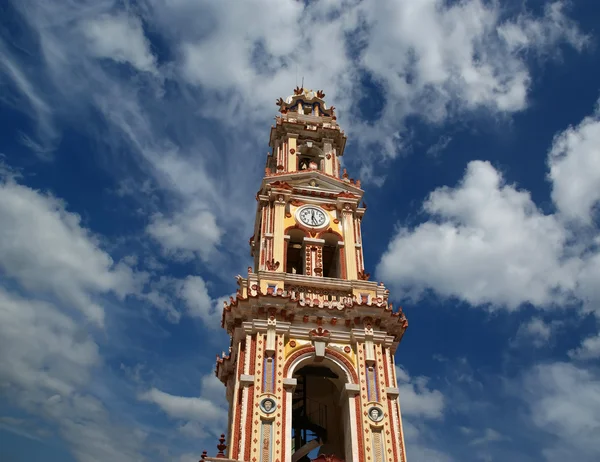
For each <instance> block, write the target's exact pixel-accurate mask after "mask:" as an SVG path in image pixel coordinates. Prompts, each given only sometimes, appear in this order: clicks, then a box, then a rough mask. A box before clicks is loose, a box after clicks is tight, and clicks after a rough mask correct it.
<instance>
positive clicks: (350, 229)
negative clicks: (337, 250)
mask: <svg viewBox="0 0 600 462" xmlns="http://www.w3.org/2000/svg"><path fill="white" fill-rule="evenodd" d="M342 229H343V231H344V256H345V260H346V278H347V279H350V280H355V279H358V272H357V271H358V269H357V268H356V251H355V241H354V213H353V210H352V206H351V205H350V204H343V206H342Z"/></svg>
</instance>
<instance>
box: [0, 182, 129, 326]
mask: <svg viewBox="0 0 600 462" xmlns="http://www.w3.org/2000/svg"><path fill="white" fill-rule="evenodd" d="M0 216H2V217H3V219H2V220H1V222H0V269H1V270H2V271H3V272H4V274H5V275H6V276H8V277H9V278H13V279H15V280H16V281H18V282H19V284H20V285H21V286H22V287H23V288H24V289H27V290H29V291H33V292H42V293H46V294H50V295H52V296H54V297H56V298H58V299H60V300H62V301H63V302H65V303H68V304H69V305H71V306H73V307H74V308H77V309H78V310H80V311H81V312H82V313H84V314H85V316H86V317H87V318H88V319H89V320H91V321H93V322H95V323H97V324H99V325H102V323H103V320H104V309H103V308H102V306H100V305H99V304H98V303H97V302H96V301H95V299H94V297H93V295H94V294H103V293H107V292H113V293H115V294H117V295H119V296H121V297H123V296H125V295H126V294H128V293H132V292H134V291H136V290H137V286H138V281H137V280H136V279H137V277H136V275H134V274H133V272H132V271H131V269H130V268H129V267H127V266H126V265H125V264H115V263H114V262H113V260H112V258H111V257H110V256H109V255H108V254H107V253H106V252H104V251H103V250H102V249H101V248H100V247H99V242H98V240H97V238H95V237H94V236H93V235H91V234H90V233H89V232H88V231H87V230H86V229H85V228H83V227H82V226H81V223H80V221H81V220H80V217H79V216H78V215H76V214H74V213H71V212H68V211H67V210H66V208H65V204H64V203H63V202H62V201H60V200H59V199H56V198H54V197H52V196H49V195H44V194H41V193H39V192H37V191H34V190H33V189H30V188H28V187H26V186H21V185H19V184H17V183H15V182H14V181H12V180H10V179H8V180H6V181H2V182H1V183H0Z"/></svg>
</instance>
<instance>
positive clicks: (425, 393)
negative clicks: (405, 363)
mask: <svg viewBox="0 0 600 462" xmlns="http://www.w3.org/2000/svg"><path fill="white" fill-rule="evenodd" d="M396 379H397V381H398V388H399V390H400V397H399V399H400V408H401V413H402V428H403V430H404V441H405V444H406V447H407V452H408V457H410V458H411V460H427V461H432V462H450V461H452V457H450V456H449V455H448V454H445V453H444V451H443V450H440V449H437V448H436V446H438V444H437V442H436V441H435V437H434V435H435V431H434V430H432V429H431V428H430V426H429V425H428V424H429V422H430V421H431V420H440V419H442V417H443V415H444V410H445V407H446V402H445V399H444V395H443V394H442V393H441V392H440V391H439V390H433V389H430V388H427V383H428V381H429V379H428V378H427V377H423V376H420V377H411V376H410V374H409V373H408V371H407V370H406V369H404V368H402V367H400V366H396Z"/></svg>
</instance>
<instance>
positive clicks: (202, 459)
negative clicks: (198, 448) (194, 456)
mask: <svg viewBox="0 0 600 462" xmlns="http://www.w3.org/2000/svg"><path fill="white" fill-rule="evenodd" d="M207 457H208V452H206V451H202V455H201V456H200V460H199V461H198V462H204V460H205V459H206V458H207Z"/></svg>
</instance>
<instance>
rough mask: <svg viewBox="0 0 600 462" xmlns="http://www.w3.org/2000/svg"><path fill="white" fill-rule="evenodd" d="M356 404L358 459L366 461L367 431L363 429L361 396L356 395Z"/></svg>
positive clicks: (361, 461) (360, 461) (362, 461)
mask: <svg viewBox="0 0 600 462" xmlns="http://www.w3.org/2000/svg"><path fill="white" fill-rule="evenodd" d="M354 404H355V407H356V424H357V425H356V427H357V428H356V431H357V433H358V434H357V435H356V436H357V439H358V460H359V462H364V460H365V447H364V440H365V432H364V430H363V419H362V415H361V413H360V398H359V396H355V397H354Z"/></svg>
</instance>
